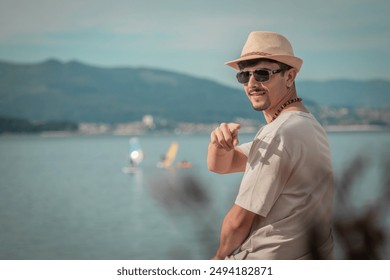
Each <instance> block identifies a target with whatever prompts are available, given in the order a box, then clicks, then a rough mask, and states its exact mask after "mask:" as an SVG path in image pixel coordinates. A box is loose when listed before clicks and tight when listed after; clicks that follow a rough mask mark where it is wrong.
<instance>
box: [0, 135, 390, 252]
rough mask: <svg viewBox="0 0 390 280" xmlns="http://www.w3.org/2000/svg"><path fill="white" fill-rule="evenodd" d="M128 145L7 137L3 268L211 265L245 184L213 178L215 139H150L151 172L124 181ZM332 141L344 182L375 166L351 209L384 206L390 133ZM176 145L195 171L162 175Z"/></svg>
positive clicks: (144, 140)
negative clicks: (74, 263)
mask: <svg viewBox="0 0 390 280" xmlns="http://www.w3.org/2000/svg"><path fill="white" fill-rule="evenodd" d="M252 137H253V135H242V136H241V138H240V141H241V142H245V141H249V140H250V139H251V138H252ZM128 139H129V137H125V136H70V137H42V136H36V135H35V136H2V137H0V158H1V162H0V178H1V179H0V259H207V258H209V257H210V256H212V255H213V253H214V250H215V249H216V246H217V243H218V235H219V229H220V225H221V221H222V219H223V216H224V214H225V213H226V211H228V209H229V208H230V206H231V204H232V203H233V201H234V198H235V195H236V193H237V191H238V186H239V183H240V178H241V174H232V175H223V176H222V175H216V174H212V173H210V172H208V171H207V169H206V163H205V162H206V150H207V145H208V140H209V136H208V135H197V136H194V135H191V136H177V135H166V136H141V137H139V139H140V142H141V145H142V148H143V150H144V153H145V160H144V161H143V162H142V164H141V167H142V169H141V171H140V172H138V173H136V174H132V175H131V174H124V173H122V171H121V170H122V167H124V166H127V164H128V162H127V150H128ZM329 140H330V145H331V149H332V157H333V164H334V169H335V174H336V176H337V177H340V176H341V174H342V172H343V171H344V170H345V169H346V168H347V166H349V165H350V163H351V162H352V161H353V159H354V158H356V156H363V157H365V162H367V165H366V168H365V169H364V171H363V172H361V174H360V176H359V178H358V180H357V182H356V183H355V186H354V190H353V192H352V195H351V201H350V203H351V205H353V207H356V209H364V207H367V206H369V205H371V204H373V203H375V202H376V201H377V199H378V198H380V196H381V195H380V190H381V189H380V188H381V186H382V185H383V183H384V182H383V177H384V172H385V171H384V169H383V166H384V165H383V164H384V162H385V161H386V160H389V158H390V153H389V149H388V147H389V144H390V133H389V132H375V133H374V132H370V133H330V134H329ZM172 141H177V142H178V143H179V152H178V155H177V158H176V159H177V161H180V160H188V161H191V163H192V164H193V168H191V169H188V170H185V169H181V170H180V169H177V170H168V171H167V170H162V169H158V168H157V167H156V164H157V162H158V161H159V160H160V158H161V155H163V154H164V153H165V152H166V150H167V149H168V147H169V145H170V143H171V142H172ZM190 198H191V199H190ZM387 222H388V221H387Z"/></svg>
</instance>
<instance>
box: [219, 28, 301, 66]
mask: <svg viewBox="0 0 390 280" xmlns="http://www.w3.org/2000/svg"><path fill="white" fill-rule="evenodd" d="M257 58H267V59H273V60H276V61H279V62H282V63H284V64H287V65H290V66H292V67H294V68H295V69H297V71H299V69H300V68H301V66H302V63H303V61H302V59H300V58H299V57H296V56H294V52H293V48H292V46H291V44H290V42H289V41H288V40H287V39H286V38H285V37H284V36H282V35H280V34H278V33H275V32H269V31H254V32H251V33H250V34H249V36H248V40H247V41H246V43H245V45H244V48H243V49H242V52H241V57H240V58H238V59H235V60H232V61H229V62H226V63H225V64H226V65H229V66H231V67H233V68H234V69H237V70H240V68H239V67H238V65H237V62H240V61H244V60H251V59H257Z"/></svg>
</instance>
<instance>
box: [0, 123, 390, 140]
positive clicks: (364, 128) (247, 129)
mask: <svg viewBox="0 0 390 280" xmlns="http://www.w3.org/2000/svg"><path fill="white" fill-rule="evenodd" d="M212 127H214V126H212V125H211V126H205V127H202V128H200V129H199V127H198V128H197V129H194V130H191V129H187V130H185V131H178V130H177V129H174V130H164V131H148V132H146V131H132V132H130V131H125V132H124V131H122V132H121V133H118V131H116V130H115V129H114V130H104V131H93V132H91V131H82V130H75V131H66V130H64V131H62V130H59V131H42V132H4V133H0V137H6V136H30V135H37V136H41V137H72V136H94V135H113V136H143V135H147V136H151V135H156V136H158V135H160V134H161V135H162V134H164V135H167V134H172V135H196V134H209V133H210V132H211V130H212ZM323 127H324V129H325V131H326V132H330V133H339V132H340V133H342V132H390V126H381V125H362V124H356V125H324V126H323ZM257 130H258V127H252V126H244V127H242V129H241V134H254V133H256V132H257Z"/></svg>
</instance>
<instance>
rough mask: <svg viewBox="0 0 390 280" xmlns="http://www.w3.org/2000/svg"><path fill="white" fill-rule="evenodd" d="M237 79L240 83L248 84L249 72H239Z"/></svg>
mask: <svg viewBox="0 0 390 280" xmlns="http://www.w3.org/2000/svg"><path fill="white" fill-rule="evenodd" d="M236 77H237V80H238V82H239V83H241V84H246V83H247V82H248V81H249V72H248V71H241V72H238V73H237V75H236Z"/></svg>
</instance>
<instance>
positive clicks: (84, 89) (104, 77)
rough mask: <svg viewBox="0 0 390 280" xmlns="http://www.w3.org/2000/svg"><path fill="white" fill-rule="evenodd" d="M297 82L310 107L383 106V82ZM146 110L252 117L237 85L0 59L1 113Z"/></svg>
mask: <svg viewBox="0 0 390 280" xmlns="http://www.w3.org/2000/svg"><path fill="white" fill-rule="evenodd" d="M297 87H298V92H299V95H300V96H302V97H303V98H304V99H305V104H308V105H311V106H313V107H315V106H316V104H321V105H329V106H347V107H351V108H353V107H373V108H384V107H386V108H388V107H390V92H389V91H390V82H389V81H362V82H360V81H347V80H345V81H328V82H314V81H298V82H297ZM145 114H151V115H153V116H154V117H155V118H160V119H166V120H171V121H182V122H206V123H207V122H221V121H231V120H233V119H235V118H237V117H240V118H250V119H255V118H259V113H256V112H254V111H253V110H252V109H251V108H250V105H249V103H248V101H247V98H246V96H245V94H244V93H243V91H242V90H241V89H236V88H231V87H228V86H224V85H222V84H219V83H216V82H214V81H211V80H206V79H200V78H196V77H192V76H189V75H184V74H180V73H175V72H170V71H164V70H157V69H148V68H101V67H94V66H89V65H85V64H82V63H79V62H76V61H72V62H68V63H62V62H60V61H57V60H48V61H45V62H43V63H37V64H14V63H8V62H0V116H7V117H17V118H22V119H27V120H33V121H48V120H67V121H72V122H106V123H118V122H129V121H135V120H140V119H141V118H142V116H144V115H145Z"/></svg>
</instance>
